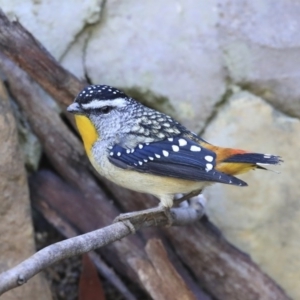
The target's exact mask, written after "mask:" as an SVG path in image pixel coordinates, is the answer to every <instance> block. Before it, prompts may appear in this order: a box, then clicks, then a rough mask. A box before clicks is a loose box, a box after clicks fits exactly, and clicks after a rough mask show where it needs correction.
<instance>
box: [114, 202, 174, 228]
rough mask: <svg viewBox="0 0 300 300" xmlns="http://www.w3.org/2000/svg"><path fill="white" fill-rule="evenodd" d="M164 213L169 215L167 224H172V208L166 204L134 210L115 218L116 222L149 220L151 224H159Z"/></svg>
mask: <svg viewBox="0 0 300 300" xmlns="http://www.w3.org/2000/svg"><path fill="white" fill-rule="evenodd" d="M162 214H163V215H164V217H167V220H168V221H167V226H171V225H172V223H173V217H172V213H171V211H170V208H168V207H164V206H157V207H154V208H149V209H145V210H140V211H134V212H130V213H125V214H120V215H119V216H118V217H116V218H115V219H114V223H116V222H125V221H126V222H128V221H129V222H130V223H131V224H133V225H134V224H141V223H144V222H149V225H150V223H151V225H153V222H154V224H155V225H156V224H157V219H158V218H161V216H162Z"/></svg>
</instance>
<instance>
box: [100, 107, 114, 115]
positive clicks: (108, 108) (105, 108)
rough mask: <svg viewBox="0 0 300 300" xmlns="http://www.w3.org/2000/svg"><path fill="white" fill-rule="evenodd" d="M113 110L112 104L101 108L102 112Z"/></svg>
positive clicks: (106, 112)
mask: <svg viewBox="0 0 300 300" xmlns="http://www.w3.org/2000/svg"><path fill="white" fill-rule="evenodd" d="M111 110H112V107H111V106H103V107H101V108H100V112H101V113H102V114H108V113H109V112H110V111H111Z"/></svg>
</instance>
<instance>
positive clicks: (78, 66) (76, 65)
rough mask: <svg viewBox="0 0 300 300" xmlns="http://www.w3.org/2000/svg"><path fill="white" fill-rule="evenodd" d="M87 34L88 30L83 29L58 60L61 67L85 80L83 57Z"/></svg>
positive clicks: (88, 34)
mask: <svg viewBox="0 0 300 300" xmlns="http://www.w3.org/2000/svg"><path fill="white" fill-rule="evenodd" d="M89 36H90V31H89V30H84V31H83V32H82V33H81V34H80V35H79V36H78V37H77V39H76V41H75V42H74V43H73V44H72V45H71V46H70V47H69V49H68V51H67V52H66V53H65V55H64V56H63V57H62V58H61V60H60V62H61V64H62V65H63V67H65V68H66V69H68V70H69V71H70V72H71V73H72V74H74V75H76V76H77V77H78V78H79V79H80V80H86V78H85V77H86V74H85V65H84V57H85V48H86V44H87V41H88V39H89Z"/></svg>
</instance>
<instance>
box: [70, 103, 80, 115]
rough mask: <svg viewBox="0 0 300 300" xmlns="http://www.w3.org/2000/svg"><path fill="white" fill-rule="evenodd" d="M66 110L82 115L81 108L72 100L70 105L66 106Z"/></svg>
mask: <svg viewBox="0 0 300 300" xmlns="http://www.w3.org/2000/svg"><path fill="white" fill-rule="evenodd" d="M67 111H68V112H70V113H72V114H77V115H82V114H83V110H82V108H81V107H80V106H79V104H78V103H77V102H74V103H72V104H71V105H69V106H68V108H67Z"/></svg>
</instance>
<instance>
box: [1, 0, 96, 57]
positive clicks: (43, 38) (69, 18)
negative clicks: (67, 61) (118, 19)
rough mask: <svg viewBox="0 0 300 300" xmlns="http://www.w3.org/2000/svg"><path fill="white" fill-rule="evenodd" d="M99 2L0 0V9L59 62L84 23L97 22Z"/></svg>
mask: <svg viewBox="0 0 300 300" xmlns="http://www.w3.org/2000/svg"><path fill="white" fill-rule="evenodd" d="M101 3H102V1H99V0H86V1H81V0H73V1H72V2H69V1H61V0H51V1H31V0H10V1H7V0H0V7H1V9H2V10H3V11H4V12H5V13H6V14H8V16H10V17H11V18H14V19H17V20H18V21H19V22H20V23H21V24H22V25H23V26H24V27H25V28H27V29H28V30H29V31H30V32H31V33H32V34H33V35H34V36H35V37H36V38H37V39H38V40H39V41H40V42H41V43H42V44H43V45H44V46H45V47H46V48H47V50H48V51H49V52H50V53H51V54H52V55H53V56H54V57H55V58H57V59H59V58H60V57H61V56H62V55H63V53H64V52H65V51H66V50H67V49H68V47H69V45H70V44H71V43H72V42H73V41H74V40H75V39H76V36H77V35H78V34H79V32H81V31H82V30H83V28H84V27H85V26H86V25H87V24H92V23H95V22H97V21H98V20H99V17H100V11H101Z"/></svg>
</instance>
